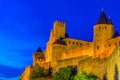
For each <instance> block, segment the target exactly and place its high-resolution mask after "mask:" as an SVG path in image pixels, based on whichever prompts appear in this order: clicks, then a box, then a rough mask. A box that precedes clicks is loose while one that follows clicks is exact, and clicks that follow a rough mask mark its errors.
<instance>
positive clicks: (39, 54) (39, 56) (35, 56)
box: [33, 47, 45, 66]
mask: <svg viewBox="0 0 120 80" xmlns="http://www.w3.org/2000/svg"><path fill="white" fill-rule="evenodd" d="M44 60H45V57H44V54H43V52H42V50H41V48H40V47H38V49H37V50H36V52H35V53H34V54H33V66H35V65H37V64H39V65H41V64H40V62H41V63H42V61H44Z"/></svg>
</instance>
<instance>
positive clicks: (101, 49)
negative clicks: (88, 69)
mask: <svg viewBox="0 0 120 80" xmlns="http://www.w3.org/2000/svg"><path fill="white" fill-rule="evenodd" d="M113 28H114V26H113V24H112V22H111V20H110V18H107V17H106V15H105V13H104V11H102V12H101V14H100V16H99V18H98V21H97V23H96V24H95V26H94V39H93V43H94V54H95V56H96V57H98V56H100V54H104V53H105V50H106V42H107V40H109V39H111V38H112V37H113V34H114V30H113Z"/></svg>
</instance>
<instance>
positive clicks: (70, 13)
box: [0, 0, 120, 80]
mask: <svg viewBox="0 0 120 80" xmlns="http://www.w3.org/2000/svg"><path fill="white" fill-rule="evenodd" d="M102 8H103V9H104V11H105V13H106V16H107V17H109V16H110V17H111V20H112V22H113V24H114V26H115V30H119V29H120V27H119V26H120V0H0V79H3V80H17V77H18V76H19V74H20V73H21V72H23V70H24V68H25V66H27V65H31V64H32V54H33V53H34V52H35V51H36V49H37V48H38V46H40V47H41V48H42V50H44V49H45V46H46V42H47V41H48V38H49V33H50V29H51V28H52V27H53V26H52V25H53V22H54V21H55V20H60V21H63V22H66V28H67V29H66V31H67V33H69V36H70V37H71V38H76V39H81V40H87V41H92V38H93V26H94V25H95V23H96V22H97V19H98V17H99V15H100V12H101V10H102ZM119 31H120V30H119Z"/></svg>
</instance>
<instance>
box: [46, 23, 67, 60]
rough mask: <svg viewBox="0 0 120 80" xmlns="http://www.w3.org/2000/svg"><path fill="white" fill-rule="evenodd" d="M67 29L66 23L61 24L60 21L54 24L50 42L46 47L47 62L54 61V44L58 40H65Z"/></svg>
mask: <svg viewBox="0 0 120 80" xmlns="http://www.w3.org/2000/svg"><path fill="white" fill-rule="evenodd" d="M65 29H66V26H65V23H63V22H59V21H55V22H54V24H53V29H51V32H50V37H49V41H48V42H47V45H46V46H47V48H46V54H45V57H46V61H47V62H50V61H51V59H52V53H53V50H52V47H53V46H52V45H53V43H54V42H55V41H57V40H58V39H61V38H65Z"/></svg>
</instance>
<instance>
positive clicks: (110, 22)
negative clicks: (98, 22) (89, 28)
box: [108, 17, 113, 25]
mask: <svg viewBox="0 0 120 80" xmlns="http://www.w3.org/2000/svg"><path fill="white" fill-rule="evenodd" d="M108 24H112V25H113V23H112V21H111V19H110V17H109V18H108Z"/></svg>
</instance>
